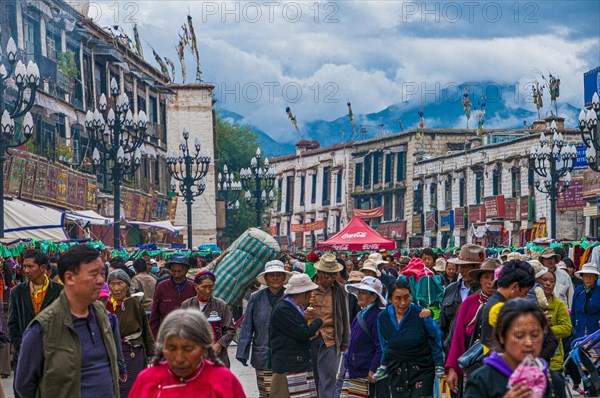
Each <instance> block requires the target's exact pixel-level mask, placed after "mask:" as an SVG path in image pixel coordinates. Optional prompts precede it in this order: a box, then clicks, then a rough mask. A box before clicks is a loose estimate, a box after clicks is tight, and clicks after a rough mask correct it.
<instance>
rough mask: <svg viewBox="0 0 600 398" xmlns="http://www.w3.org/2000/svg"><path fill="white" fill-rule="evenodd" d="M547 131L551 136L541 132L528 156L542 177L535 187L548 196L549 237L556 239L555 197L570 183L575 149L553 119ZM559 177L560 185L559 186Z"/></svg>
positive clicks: (575, 157) (534, 168)
mask: <svg viewBox="0 0 600 398" xmlns="http://www.w3.org/2000/svg"><path fill="white" fill-rule="evenodd" d="M547 132H548V133H549V135H551V137H552V138H551V139H548V138H546V135H545V134H544V133H542V134H541V135H540V143H539V146H537V147H536V146H534V147H532V148H531V154H530V156H531V160H532V161H533V170H534V171H535V173H536V174H538V175H539V176H541V177H543V178H544V183H543V185H542V183H541V182H540V181H539V180H538V181H536V182H535V188H536V189H537V190H538V191H540V192H542V193H545V194H547V195H548V196H549V197H550V238H552V239H556V199H557V198H558V194H559V193H561V192H564V191H566V190H567V188H569V185H571V171H573V166H574V163H575V159H577V149H576V148H575V147H574V146H573V145H567V144H566V143H565V141H564V138H563V135H562V133H559V132H558V130H557V128H556V122H555V121H554V120H553V121H552V123H551V124H550V128H549V130H547ZM561 179H562V186H561V187H560V188H559V186H558V183H559V181H561Z"/></svg>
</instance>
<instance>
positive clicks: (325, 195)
mask: <svg viewBox="0 0 600 398" xmlns="http://www.w3.org/2000/svg"><path fill="white" fill-rule="evenodd" d="M330 175H331V167H324V168H323V191H322V195H321V204H322V205H323V206H328V205H329V203H330V200H329V190H330V189H329V185H330V184H329V183H330V182H331V179H330V178H329V177H330Z"/></svg>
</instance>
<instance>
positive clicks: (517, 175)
mask: <svg viewBox="0 0 600 398" xmlns="http://www.w3.org/2000/svg"><path fill="white" fill-rule="evenodd" d="M511 177H512V184H511V185H512V187H511V188H512V189H511V191H512V197H513V198H518V197H520V196H521V170H519V169H516V168H515V169H513V170H512V172H511Z"/></svg>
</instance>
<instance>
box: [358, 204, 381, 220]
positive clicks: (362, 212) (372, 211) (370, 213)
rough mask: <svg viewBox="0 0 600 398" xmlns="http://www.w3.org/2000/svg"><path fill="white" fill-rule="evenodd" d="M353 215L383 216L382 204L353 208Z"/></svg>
mask: <svg viewBox="0 0 600 398" xmlns="http://www.w3.org/2000/svg"><path fill="white" fill-rule="evenodd" d="M353 212H354V216H355V217H360V218H376V217H383V206H380V207H376V208H374V209H354V210H353Z"/></svg>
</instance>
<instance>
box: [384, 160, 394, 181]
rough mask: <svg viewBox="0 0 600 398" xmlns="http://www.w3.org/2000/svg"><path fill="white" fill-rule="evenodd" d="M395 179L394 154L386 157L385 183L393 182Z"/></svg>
mask: <svg viewBox="0 0 600 398" xmlns="http://www.w3.org/2000/svg"><path fill="white" fill-rule="evenodd" d="M393 177H394V154H393V153H388V154H386V155H385V183H386V184H387V183H390V182H392V180H393Z"/></svg>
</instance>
